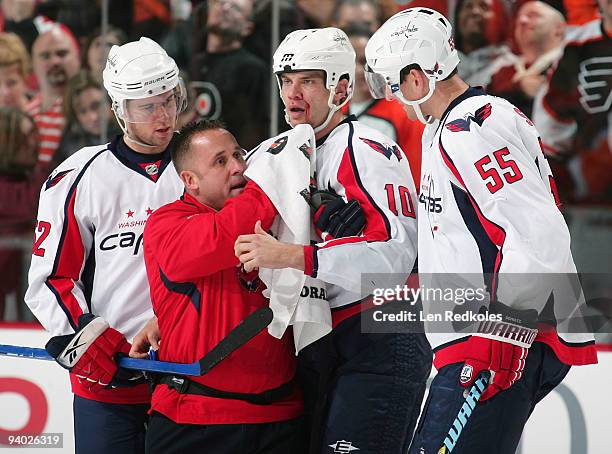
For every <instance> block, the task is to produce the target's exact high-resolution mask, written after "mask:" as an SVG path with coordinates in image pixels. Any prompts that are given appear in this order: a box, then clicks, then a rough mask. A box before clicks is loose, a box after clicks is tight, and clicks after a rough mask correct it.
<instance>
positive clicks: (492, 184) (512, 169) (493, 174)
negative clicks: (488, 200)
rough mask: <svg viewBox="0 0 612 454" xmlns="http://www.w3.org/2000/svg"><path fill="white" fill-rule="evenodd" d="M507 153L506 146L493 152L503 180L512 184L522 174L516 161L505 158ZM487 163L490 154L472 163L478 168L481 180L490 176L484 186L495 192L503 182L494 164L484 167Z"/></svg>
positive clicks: (521, 176)
mask: <svg viewBox="0 0 612 454" xmlns="http://www.w3.org/2000/svg"><path fill="white" fill-rule="evenodd" d="M509 154H510V151H508V148H506V147H504V148H502V149H501V150H497V151H494V152H493V156H494V157H495V160H496V161H497V164H498V166H499V168H500V169H501V170H502V175H503V177H504V180H506V182H507V183H508V184H512V183H515V182H517V181H519V180H521V179H522V178H523V174H522V173H521V170H520V169H519V168H518V165H517V164H516V161H514V160H513V159H508V158H506V156H508V155H509ZM489 164H491V156H489V155H485V156H483V157H482V158H480V159H479V160H478V161H476V162H475V163H474V165H475V166H476V170H478V173H479V174H480V177H481V178H482V179H483V180H487V179H488V178H491V180H490V181H487V184H486V186H487V189H488V190H489V192H490V193H491V194H495V193H496V192H497V191H499V190H500V189H501V188H503V187H504V182H503V180H502V179H501V177H500V176H499V171H498V170H497V167H496V166H495V165H493V166H491V167H489V168H485V166H488V165H489ZM503 170H507V172H503Z"/></svg>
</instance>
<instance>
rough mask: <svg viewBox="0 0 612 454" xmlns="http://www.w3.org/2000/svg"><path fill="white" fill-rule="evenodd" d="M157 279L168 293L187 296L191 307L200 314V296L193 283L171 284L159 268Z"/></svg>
mask: <svg viewBox="0 0 612 454" xmlns="http://www.w3.org/2000/svg"><path fill="white" fill-rule="evenodd" d="M159 277H160V278H161V281H162V282H163V284H164V286H165V287H166V288H167V289H168V290H169V291H171V292H174V293H180V294H181V295H185V296H188V297H189V299H190V300H191V304H193V307H195V310H196V312H198V313H199V312H200V302H201V300H202V294H201V293H200V291H199V290H198V287H196V285H195V284H194V283H193V282H173V281H171V280H170V279H168V277H167V276H166V275H165V274H164V272H163V271H162V269H161V268H159Z"/></svg>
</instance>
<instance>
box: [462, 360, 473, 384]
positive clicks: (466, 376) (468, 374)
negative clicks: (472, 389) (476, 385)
mask: <svg viewBox="0 0 612 454" xmlns="http://www.w3.org/2000/svg"><path fill="white" fill-rule="evenodd" d="M473 374H474V368H473V367H472V366H471V365H470V364H464V365H463V369H461V375H460V377H459V382H461V384H463V385H465V384H466V383H467V382H469V381H470V380H471V379H472V375H473Z"/></svg>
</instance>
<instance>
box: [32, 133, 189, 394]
mask: <svg viewBox="0 0 612 454" xmlns="http://www.w3.org/2000/svg"><path fill="white" fill-rule="evenodd" d="M129 158H131V159H133V161H130V160H129ZM138 159H141V160H143V159H144V160H146V161H148V163H147V164H145V163H140V164H139V163H137V162H134V161H137V160H138ZM182 191H183V184H182V182H181V181H180V179H179V177H178V175H177V173H176V171H175V170H174V166H173V164H172V163H171V162H170V152H169V150H166V151H165V152H164V153H161V154H158V155H148V156H147V155H140V154H137V153H134V152H133V151H131V150H129V149H128V148H127V146H126V145H125V144H124V143H123V141H122V140H121V139H118V140H115V141H113V142H111V143H110V144H109V145H100V146H94V147H87V148H83V149H81V150H80V151H78V152H76V153H75V154H74V155H72V156H71V157H70V158H68V159H67V160H66V161H64V162H63V163H62V164H60V165H59V166H58V167H57V169H56V170H55V171H54V172H53V173H52V174H51V176H50V177H49V178H48V179H47V181H46V182H45V183H44V184H43V186H42V189H41V191H40V203H39V208H38V220H37V224H36V236H35V241H34V246H33V248H32V262H31V265H30V271H29V276H28V278H29V287H28V290H27V293H26V297H25V301H26V304H27V305H28V306H29V307H30V309H31V310H32V312H33V313H34V315H35V316H36V318H38V320H39V321H40V322H41V323H42V325H43V326H44V327H45V329H47V330H48V331H49V332H50V333H51V335H53V336H55V335H60V334H69V333H73V332H75V330H76V326H77V320H78V318H79V316H80V315H81V314H83V313H93V314H95V315H99V316H101V317H103V318H104V319H105V320H106V321H108V323H109V324H110V326H111V327H113V328H115V329H116V330H118V331H120V332H121V333H122V334H124V335H125V337H126V338H127V339H128V341H131V340H132V338H133V337H134V335H136V333H137V332H138V331H139V330H140V329H141V328H142V327H143V326H144V324H145V322H146V321H147V320H149V319H150V318H151V317H152V316H153V311H152V307H151V300H150V297H149V284H148V281H147V275H146V270H145V266H144V260H143V245H142V235H143V231H144V226H145V223H146V222H147V218H148V217H149V215H150V214H152V213H153V211H155V210H156V209H158V208H159V207H160V206H162V205H164V204H166V203H169V202H171V201H173V200H176V198H177V197H178V196H179V195H180V194H181V193H182ZM71 378H72V377H71ZM135 389H141V392H140V395H139V396H137V394H138V392H137V391H135ZM73 391H74V392H75V394H78V395H80V396H82V397H87V398H91V399H93V400H100V401H107V402H115V403H134V401H137V402H146V401H147V400H148V392H146V386H144V385H143V387H142V388H122V389H120V388H116V389H112V390H108V391H104V392H100V393H96V394H91V393H88V392H87V391H84V390H82V389H81V388H80V387H79V385H78V383H77V382H76V380H73Z"/></svg>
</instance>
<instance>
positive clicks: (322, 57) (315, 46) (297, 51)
mask: <svg viewBox="0 0 612 454" xmlns="http://www.w3.org/2000/svg"><path fill="white" fill-rule="evenodd" d="M272 67H273V70H274V74H276V75H277V82H278V88H279V91H281V83H280V75H281V74H282V73H287V72H299V71H312V70H321V71H324V72H325V88H327V89H328V90H329V98H328V100H327V105H328V107H329V109H330V110H329V113H328V115H327V118H326V120H325V121H324V122H323V124H321V125H319V126H317V127H316V128H315V129H314V131H315V132H319V131H321V130H322V129H324V128H325V127H326V126H327V125H328V123H329V121H330V120H331V117H332V116H333V114H334V113H335V112H336V111H338V110H339V109H341V108H342V107H343V106H344V105H345V104H346V103H348V102H349V100H350V99H351V97H352V96H353V87H354V84H355V50H354V49H353V46H351V43H350V41H349V39H348V37H347V36H346V33H344V32H343V31H342V30H340V29H339V28H334V27H328V28H315V29H309V30H296V31H294V32H291V33H289V34H288V35H287V37H286V38H285V39H284V40H283V42H282V43H280V45H279V46H278V49H276V52H274V57H273V63H272ZM343 76H345V77H344V78H347V79H348V83H349V85H348V90H347V95H348V96H347V97H346V99H345V100H343V101H342V103H341V104H340V105H335V104H334V103H333V99H334V94H335V89H336V86H337V85H338V82H339V81H340V79H341V78H343ZM285 120H286V121H287V123H289V117H288V115H287V113H285Z"/></svg>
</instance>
